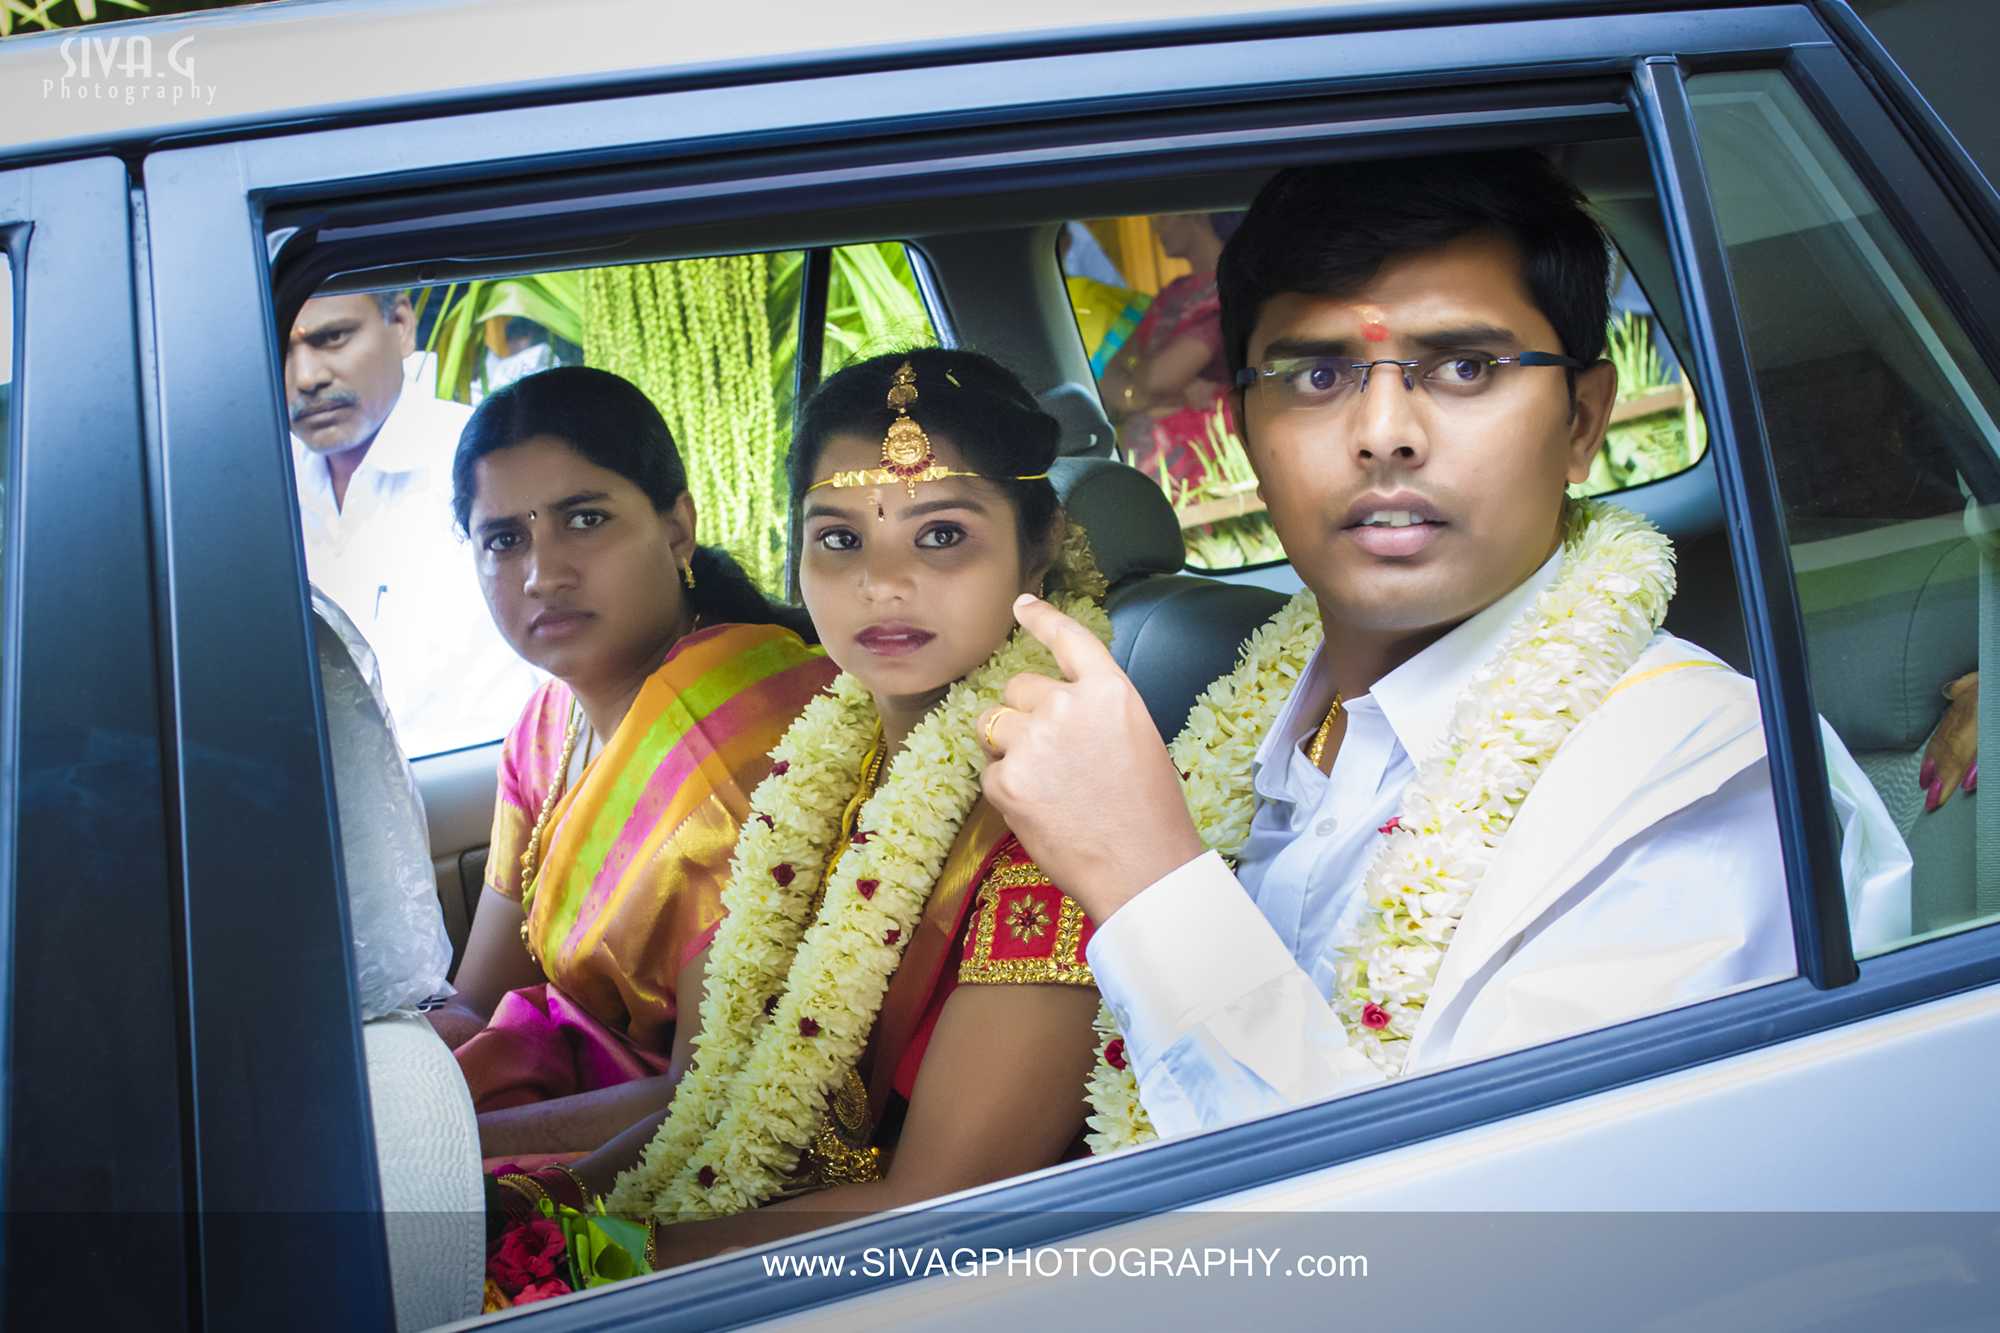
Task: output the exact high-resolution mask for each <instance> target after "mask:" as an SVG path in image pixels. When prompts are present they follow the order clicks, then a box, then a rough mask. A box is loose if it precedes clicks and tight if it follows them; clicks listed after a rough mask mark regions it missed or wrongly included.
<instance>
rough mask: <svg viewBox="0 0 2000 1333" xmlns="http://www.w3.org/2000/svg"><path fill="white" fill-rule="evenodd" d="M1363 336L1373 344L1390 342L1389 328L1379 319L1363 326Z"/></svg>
mask: <svg viewBox="0 0 2000 1333" xmlns="http://www.w3.org/2000/svg"><path fill="white" fill-rule="evenodd" d="M1361 336H1362V337H1364V338H1366V339H1367V340H1368V341H1369V342H1372V343H1385V342H1388V341H1389V326H1388V325H1387V324H1384V323H1383V322H1382V321H1381V320H1379V319H1371V320H1369V321H1368V322H1367V323H1365V324H1363V325H1362V326H1361Z"/></svg>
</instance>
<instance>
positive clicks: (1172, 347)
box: [1056, 212, 1285, 570]
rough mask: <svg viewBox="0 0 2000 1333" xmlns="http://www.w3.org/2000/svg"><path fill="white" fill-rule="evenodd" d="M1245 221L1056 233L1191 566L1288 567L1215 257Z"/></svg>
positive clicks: (1119, 421) (1111, 409) (1179, 217)
mask: <svg viewBox="0 0 2000 1333" xmlns="http://www.w3.org/2000/svg"><path fill="white" fill-rule="evenodd" d="M1239 217H1241V214H1240V213H1232V212H1219V213H1160V214H1153V215H1148V216H1138V217H1116V218H1095V219H1090V220H1088V221H1072V222H1067V223H1065V224H1064V225H1063V228H1062V230H1061V231H1060V232H1059V233H1058V234H1057V240H1056V247H1057V250H1056V252H1057V255H1058V257H1059V258H1060V260H1061V261H1062V266H1063V280H1064V282H1065V283H1066V284H1067V286H1068V288H1069V298H1070V307H1071V310H1072V311H1073V312H1074V313H1075V315H1076V326H1077V332H1078V334H1079V335H1081V337H1082V338H1083V344H1084V350H1085V351H1086V352H1088V353H1089V355H1090V369H1091V373H1092V374H1093V375H1095V376H1096V377H1097V388H1098V396H1099V398H1100V399H1101V400H1102V402H1103V405H1104V412H1105V415H1106V416H1107V417H1108V418H1110V420H1111V423H1112V425H1113V427H1115V428H1116V430H1117V433H1118V449H1119V452H1120V453H1121V454H1122V455H1123V456H1124V458H1125V460H1126V461H1127V462H1129V463H1131V464H1132V465H1133V466H1134V467H1137V468H1138V469H1139V470H1140V471H1142V472H1144V473H1145V474H1146V475H1147V476H1149V477H1151V478H1152V479H1153V480H1154V481H1155V482H1157V483H1158V484H1159V486H1160V489H1162V490H1163V491H1165V492H1166V494H1167V499H1168V500H1169V501H1171V502H1172V503H1173V506H1174V512H1175V513H1176V514H1178V515H1179V517H1180V520H1181V531H1182V535H1183V537H1184V539H1185V540H1186V542H1187V560H1188V564H1189V565H1190V566H1192V567H1193V568H1195V569H1204V570H1229V569H1241V568H1243V567H1245V566H1248V565H1261V564H1268V563H1270V562H1272V561H1275V560H1283V559H1284V558H1285V553H1284V550H1283V548H1281V547H1280V546H1279V545H1278V538H1277V534H1276V533H1275V532H1274V531H1273V530H1272V527H1271V520H1270V519H1269V518H1268V517H1266V516H1265V514H1264V504H1263V501H1262V500H1260V499H1259V498H1258V497H1257V478H1256V477H1255V476H1254V475H1253V474H1252V473H1251V471H1250V460H1249V459H1248V457H1246V456H1245V454H1244V452H1243V440H1242V436H1241V435H1240V434H1239V433H1238V429H1237V424H1236V421H1235V417H1234V413H1233V411H1232V408H1231V405H1230V396H1229V393H1228V379H1229V373H1228V369H1227V367H1226V365H1225V362H1224V357H1223V350H1222V325H1221V321H1220V315H1219V310H1220V307H1219V306H1218V304H1217V301H1216V294H1215V267H1214V265H1215V256H1216V254H1217V253H1219V251H1220V247H1221V244H1222V242H1223V241H1224V240H1226V239H1228V236H1229V233H1230V232H1232V231H1234V230H1235V225H1236V220H1237V219H1238V218H1239Z"/></svg>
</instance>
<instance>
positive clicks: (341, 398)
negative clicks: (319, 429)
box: [287, 389, 361, 421]
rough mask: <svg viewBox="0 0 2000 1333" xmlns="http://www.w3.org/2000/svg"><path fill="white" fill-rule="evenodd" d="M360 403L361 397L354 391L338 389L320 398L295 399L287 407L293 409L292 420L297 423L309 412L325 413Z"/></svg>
mask: <svg viewBox="0 0 2000 1333" xmlns="http://www.w3.org/2000/svg"><path fill="white" fill-rule="evenodd" d="M360 401H361V398H360V395H358V394H356V393H354V392H353V391H352V390H348V389H336V390H334V391H333V392H332V393H328V394H324V395H321V396H319V397H312V398H294V399H292V400H291V402H290V403H289V404H287V406H288V407H289V408H290V409H291V413H292V420H293V421H297V420H298V419H299V418H300V417H302V416H304V415H305V414H306V413H308V412H323V411H325V410H326V409H327V408H330V407H353V406H354V405H355V404H356V403H358V402H360Z"/></svg>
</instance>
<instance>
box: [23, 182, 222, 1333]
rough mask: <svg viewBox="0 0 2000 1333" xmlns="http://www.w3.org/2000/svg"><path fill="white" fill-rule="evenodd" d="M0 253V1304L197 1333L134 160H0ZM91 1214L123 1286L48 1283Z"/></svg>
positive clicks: (86, 1320) (176, 881)
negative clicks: (141, 1318) (0, 302)
mask: <svg viewBox="0 0 2000 1333" xmlns="http://www.w3.org/2000/svg"><path fill="white" fill-rule="evenodd" d="M0 249H4V250H5V252H6V259H7V262H8V264H9V267H10V268H11V270H12V274H11V276H12V286H13V301H12V305H11V308H10V309H8V310H6V311H5V312H0V317H5V318H8V319H11V320H12V321H13V326H14V327H13V360H14V364H13V372H14V373H13V381H12V383H13V389H12V411H11V413H10V418H11V420H10V423H9V430H8V432H7V434H6V436H5V437H4V439H0V448H4V449H5V450H6V452H7V463H6V466H7V481H6V501H5V502H6V507H7V516H6V526H5V537H4V541H5V546H4V547H0V577H4V579H5V581H6V596H5V602H4V607H0V633H4V634H5V640H4V643H5V650H4V651H5V659H4V661H0V852H4V857H0V1215H3V1216H4V1217H5V1219H6V1225H7V1229H8V1235H7V1236H6V1237H5V1239H4V1241H0V1245H5V1246H6V1247H8V1249H7V1254H6V1258H7V1260H8V1261H9V1262H8V1263H7V1264H6V1265H5V1267H4V1287H0V1309H5V1310H6V1311H7V1313H8V1314H10V1315H17V1316H19V1317H21V1318H22V1319H24V1320H26V1322H30V1323H32V1322H35V1321H36V1320H37V1318H39V1317H41V1316H44V1315H47V1316H54V1315H55V1313H56V1310H57V1309H58V1308H59V1309H60V1317H61V1318H62V1319H64V1320H66V1321H74V1322H78V1323H82V1324H86V1325H97V1324H105V1325H110V1324H115V1323H117V1322H121V1321H123V1320H124V1319H126V1318H129V1314H130V1309H129V1305H128V1304H126V1301H127V1300H128V1299H129V1295H130V1293H131V1292H132V1291H133V1290H142V1291H146V1292H147V1293H149V1303H150V1304H149V1308H150V1311H151V1312H152V1313H153V1314H154V1315H155V1316H156V1318H157V1321H158V1322H159V1324H160V1325H161V1326H162V1327H165V1328H178V1327H185V1326H187V1324H188V1322H189V1319H190V1312H191V1310H192V1309H193V1303H194V1299H195V1297H194V1293H193V1292H192V1291H191V1289H190V1282H191V1275H190V1273H189V1271H188V1267H187V1262H186V1257H187V1255H188V1254H190V1253H192V1252H193V1251H194V1249H195V1248H196V1247H197V1246H198V1244H199V1235H198V1226H197V1223H196V1222H195V1221H194V1220H193V1219H192V1218H191V1217H190V1215H189V1209H190V1207H191V1205H192V1201H193V1199H194V1194H193V1192H192V1185H193V1182H192V1179H191V1174H190V1172H189V1171H188V1168H187V1163H186V1161H185V1158H184V1152H183V1150H184V1136H185V1134H186V1133H187V1129H188V1118H189V1114H190V1106H189V1101H188V1089H187V1086H186V1083H185V1079H184V1076H183V1075H184V1069H185V1064H184V1060H185V1055H186V1043H187V1015H186V1010H185V1005H184V1002H183V998H184V993H183V991H182V989H181V984H180V983H181V976H180V972H179V967H178V958H177V950H176V948H175V940H176V939H177V937H178V932H179V929H180V925H181V922H182V919H183V916H182V911H181V907H180V895H181V892H182V890H183V887H184V885H183V882H182V881H181V879H180V877H179V876H178V874H177V873H176V867H175V866H174V864H173V850H174V848H173V838H172V827H171V818H170V814H169V803H170V794H171V791H172V786H173V781H174V777H173V772H172V766H171V764H170V763H168V762H166V756H169V755H171V753H172V747H171V741H170V740H169V739H168V732H167V719H169V718H170V717H171V713H170V712H169V711H168V708H167V703H166V699H165V691H164V689H163V682H162V676H161V673H162V670H163V660H164V654H163V645H164V643H165V638H164V630H163V626H162V625H161V624H160V622H159V621H158V619H157V616H156V593H157V578H158V569H157V566H156V564H155V548H154V546H153V544H152V541H151V539H150V534H149V529H150V528H151V527H152V524H153V521H154V509H153V501H154V498H155V493H154V491H153V488H152V481H153V478H152V477H151V476H150V475H149V472H150V469H149V466H148V460H147V453H146V448H145V441H146V439H147V430H148V425H149V423H148V420H147V418H146V416H145V414H144V410H143V401H144V389H145V385H144V380H143V377H142V373H141V365H142V356H143V351H142V335H141V330H142V321H141V319H140V317H139V309H138V306H137V294H136V292H135V284H134V282H133V273H134V264H135V261H136V254H135V245H134V238H133V233H132V213H131V205H130V189H129V181H128V177H127V173H126V170H125V166H124V164H123V163H122V162H119V161H117V160H116V159H112V158H106V157H87V158H82V159H79V160H75V161H68V162H60V163H50V164H45V165H38V166H31V167H22V168H14V169H6V168H0ZM23 886H32V891H29V892H22V891H21V890H22V888H23ZM108 922H115V923H116V926H115V928H111V929H107V928H106V926H107V923H108ZM135 1087H137V1088H144V1089H145V1090H146V1092H147V1096H146V1099H145V1105H144V1107H143V1108H140V1107H138V1106H135V1104H134V1098H133V1090H134V1088H135ZM79 1207H82V1208H89V1209H97V1210H101V1211H99V1212H98V1213H97V1214H96V1215H95V1218H94V1220H93V1222H92V1225H93V1226H95V1227H98V1228H100V1229H101V1234H102V1236H103V1238H104V1239H105V1241H106V1242H107V1243H120V1244H121V1245H125V1246H129V1249H124V1248H121V1250H120V1252H119V1265H120V1273H119V1277H120V1280H119V1281H118V1282H116V1283H89V1282H86V1283H82V1284H78V1285H77V1286H75V1287H74V1288H72V1287H70V1286H68V1285H66V1284H59V1283H57V1284H52V1283H51V1282H50V1281H49V1272H50V1269H49V1267H48V1265H49V1263H50V1253H49V1251H48V1250H47V1249H46V1247H45V1245H44V1244H41V1243H38V1240H39V1237H38V1233H41V1232H46V1231H47V1229H48V1227H47V1222H46V1215H48V1214H56V1213H68V1214H70V1215H71V1216H77V1214H75V1213H74V1212H73V1211H72V1210H75V1209H77V1208H79ZM112 1212H116V1213H118V1214H120V1216H117V1217H112V1216H109V1215H108V1214H110V1213H112ZM114 1238H115V1242H114ZM58 1271H66V1270H61V1269H60V1268H58ZM56 1293H60V1294H59V1295H57V1294H56ZM58 1303H59V1304H58Z"/></svg>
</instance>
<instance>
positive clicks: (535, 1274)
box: [486, 1217, 568, 1291]
mask: <svg viewBox="0 0 2000 1333" xmlns="http://www.w3.org/2000/svg"><path fill="white" fill-rule="evenodd" d="M567 1248H568V1247H567V1245H566V1244H565V1242H564V1241H563V1233H562V1228H561V1227H559V1226H557V1225H556V1224H555V1223H554V1222H552V1221H550V1220H549V1219H548V1218H546V1217H534V1218H530V1219H529V1220H528V1221H526V1222H523V1223H521V1224H520V1225H519V1226H514V1227H509V1228H508V1229H507V1231H506V1233H505V1234H503V1235H502V1236H501V1237H500V1243H499V1244H498V1245H497V1246H495V1247H494V1250H493V1254H492V1255H491V1256H490V1257H489V1258H488V1259H487V1261H486V1276H488V1277H490V1278H492V1279H493V1280H494V1281H495V1282H498V1283H499V1284H500V1286H501V1288H502V1289H503V1290H506V1291H519V1290H521V1289H522V1288H523V1287H525V1286H527V1285H528V1284H529V1283H531V1282H540V1281H544V1280H546V1279H548V1278H551V1277H553V1276H554V1275H555V1271H556V1264H557V1263H558V1262H560V1261H561V1259H562V1257H563V1251H564V1250H565V1249H567ZM565 1290H567V1288H565Z"/></svg>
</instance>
